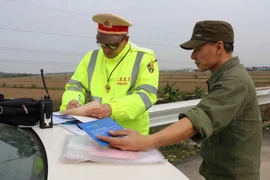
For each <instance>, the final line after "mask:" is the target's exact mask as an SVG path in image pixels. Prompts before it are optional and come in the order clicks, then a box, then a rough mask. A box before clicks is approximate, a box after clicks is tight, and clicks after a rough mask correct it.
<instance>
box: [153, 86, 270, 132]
mask: <svg viewBox="0 0 270 180" xmlns="http://www.w3.org/2000/svg"><path fill="white" fill-rule="evenodd" d="M256 91H257V97H258V103H259V105H264V104H269V103H270V87H262V88H256ZM200 100H201V99H195V100H189V101H180V102H173V103H166V104H157V105H154V106H152V107H151V108H150V109H149V114H150V127H157V126H163V125H168V124H171V123H174V122H176V121H178V115H179V113H181V112H185V111H187V110H189V109H191V108H192V107H194V106H196V105H197V104H198V103H199V102H200Z"/></svg>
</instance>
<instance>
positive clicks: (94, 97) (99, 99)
mask: <svg viewBox="0 0 270 180" xmlns="http://www.w3.org/2000/svg"><path fill="white" fill-rule="evenodd" d="M92 100H93V101H95V100H97V101H98V102H99V103H100V104H101V102H102V98H101V97H98V96H92Z"/></svg>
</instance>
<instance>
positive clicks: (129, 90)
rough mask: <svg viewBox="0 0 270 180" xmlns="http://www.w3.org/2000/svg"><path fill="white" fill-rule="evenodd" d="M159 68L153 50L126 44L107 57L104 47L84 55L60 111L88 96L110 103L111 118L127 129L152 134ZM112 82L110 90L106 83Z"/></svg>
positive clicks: (66, 87)
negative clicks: (151, 127)
mask: <svg viewBox="0 0 270 180" xmlns="http://www.w3.org/2000/svg"><path fill="white" fill-rule="evenodd" d="M158 82H159V67H158V63H157V60H156V57H155V55H154V52H153V51H152V50H149V49H144V48H140V47H137V46H135V45H133V44H131V43H128V44H126V46H125V48H124V49H123V50H122V52H121V53H120V54H119V55H117V57H115V58H113V59H108V58H106V56H105V55H104V53H103V51H102V49H100V50H94V51H91V52H89V53H88V54H86V55H85V56H84V58H83V59H82V60H81V62H80V63H79V65H78V67H77V69H76V71H75V72H74V74H73V76H72V77H71V79H70V80H69V81H68V83H67V84H66V86H65V92H64V94H63V97H62V105H61V107H60V110H64V109H66V106H67V104H68V102H69V101H71V100H73V99H75V100H77V98H78V95H80V96H81V97H82V98H81V102H80V103H81V104H85V103H86V102H85V99H86V96H87V95H91V97H92V100H98V101H99V102H100V103H101V104H106V103H108V104H110V105H111V108H112V114H111V117H112V118H113V119H115V121H117V122H118V123H119V124H120V125H122V126H123V127H124V128H131V129H134V130H137V131H138V132H140V133H141V134H144V135H146V134H148V133H149V124H150V122H149V112H148V109H149V108H150V107H151V106H152V105H153V104H154V103H155V102H156V101H157V92H158ZM107 85H109V87H110V89H109V91H108V90H107V89H106V86H107Z"/></svg>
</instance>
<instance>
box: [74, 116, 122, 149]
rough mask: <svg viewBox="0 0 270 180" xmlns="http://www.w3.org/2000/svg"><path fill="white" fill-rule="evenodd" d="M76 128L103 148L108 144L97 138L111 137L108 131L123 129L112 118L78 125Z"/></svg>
mask: <svg viewBox="0 0 270 180" xmlns="http://www.w3.org/2000/svg"><path fill="white" fill-rule="evenodd" d="M77 126H78V127H79V128H81V129H82V130H84V131H85V132H86V133H87V134H88V135H89V136H90V137H91V138H93V139H94V140H95V141H96V142H97V143H98V144H99V145H101V146H103V147H107V146H108V145H109V143H107V142H105V141H101V140H99V139H97V137H98V136H100V135H102V136H109V137H112V136H111V135H110V134H109V133H108V132H109V131H115V130H121V129H124V128H123V127H122V126H121V125H119V124H118V123H117V122H115V121H114V120H113V119H112V118H104V119H99V120H95V121H90V122H86V123H79V124H77Z"/></svg>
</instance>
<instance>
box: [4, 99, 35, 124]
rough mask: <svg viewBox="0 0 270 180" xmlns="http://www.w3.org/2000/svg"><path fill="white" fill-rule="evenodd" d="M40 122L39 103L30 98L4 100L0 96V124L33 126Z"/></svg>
mask: <svg viewBox="0 0 270 180" xmlns="http://www.w3.org/2000/svg"><path fill="white" fill-rule="evenodd" d="M39 120H40V112H39V101H38V100H35V99H32V98H15V99H4V96H3V95H2V94H0V122H3V123H6V124H11V125H24V126H33V125H36V124H37V123H38V122H39Z"/></svg>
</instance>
